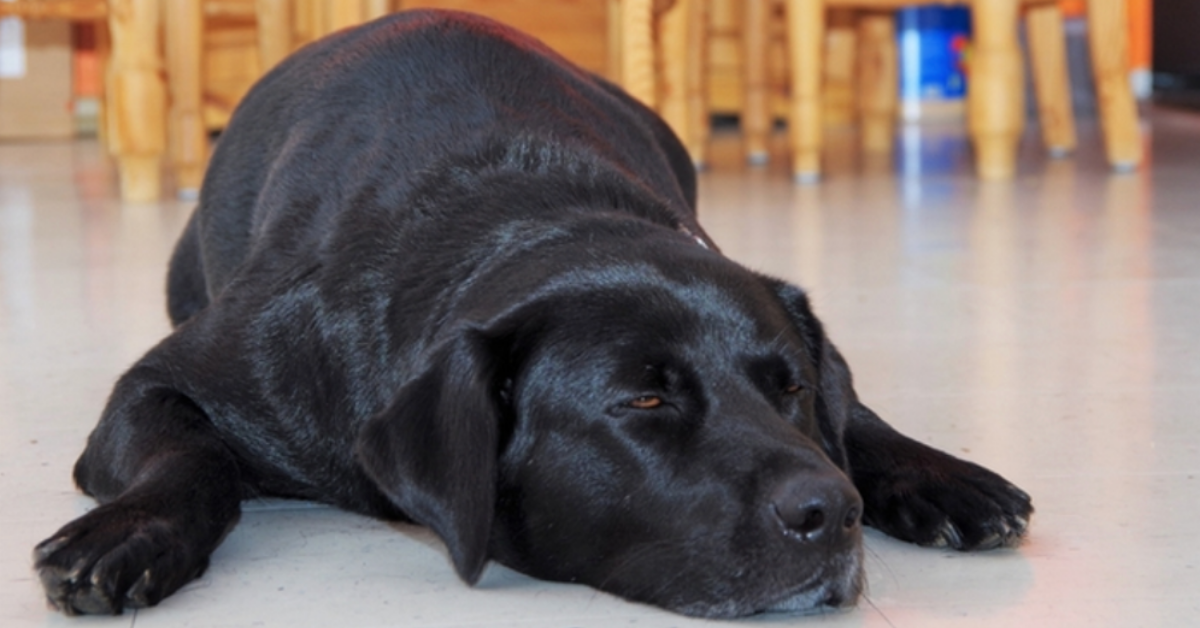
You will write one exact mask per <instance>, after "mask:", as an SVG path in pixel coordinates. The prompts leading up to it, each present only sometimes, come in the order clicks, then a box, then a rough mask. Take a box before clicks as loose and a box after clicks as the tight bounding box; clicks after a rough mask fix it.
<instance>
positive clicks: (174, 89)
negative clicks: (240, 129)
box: [163, 0, 208, 198]
mask: <svg viewBox="0 0 1200 628" xmlns="http://www.w3.org/2000/svg"><path fill="white" fill-rule="evenodd" d="M200 3H201V0H167V1H166V2H163V8H164V10H165V15H164V24H165V32H166V33H168V36H167V37H165V38H164V42H163V43H164V45H165V48H166V53H167V78H168V80H169V82H170V89H171V109H170V113H169V115H168V136H169V138H170V147H171V166H172V169H173V170H174V171H175V187H176V190H177V193H178V195H179V197H180V198H195V197H196V195H197V194H198V193H199V191H200V183H201V181H202V180H203V178H204V163H205V160H206V158H207V156H208V135H207V133H206V132H205V128H204V118H203V116H202V115H201V110H200V107H201V97H200V84H201V77H200V54H201V50H202V47H203V42H202V38H203V32H204V14H203V12H202V10H201V6H200Z"/></svg>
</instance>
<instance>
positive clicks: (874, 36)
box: [857, 12, 900, 154]
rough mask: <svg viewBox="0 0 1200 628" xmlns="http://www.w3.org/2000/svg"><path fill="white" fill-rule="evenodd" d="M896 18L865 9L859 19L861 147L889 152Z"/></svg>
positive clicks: (896, 73)
mask: <svg viewBox="0 0 1200 628" xmlns="http://www.w3.org/2000/svg"><path fill="white" fill-rule="evenodd" d="M898 55H899V53H898V51H897V49H896V20H895V18H894V17H893V15H892V13H891V12H871V13H864V14H862V15H861V16H860V17H859V21H858V54H857V58H858V72H857V75H858V96H859V98H858V116H859V125H860V126H859V129H860V133H861V134H862V147H863V150H864V151H866V152H869V153H876V154H890V153H891V152H892V145H893V143H894V136H895V125H896V113H897V111H896V108H897V106H898V105H899V102H898V101H899V95H898V91H899V89H900V77H899V73H900V70H899V63H900V61H899V57H898Z"/></svg>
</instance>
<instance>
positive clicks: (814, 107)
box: [787, 0, 825, 183]
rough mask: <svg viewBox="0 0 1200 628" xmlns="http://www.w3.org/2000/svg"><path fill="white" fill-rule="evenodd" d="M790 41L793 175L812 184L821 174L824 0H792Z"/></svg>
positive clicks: (790, 0)
mask: <svg viewBox="0 0 1200 628" xmlns="http://www.w3.org/2000/svg"><path fill="white" fill-rule="evenodd" d="M787 41H788V55H789V56H790V57H791V74H792V76H791V79H792V97H791V99H790V102H789V105H788V138H789V143H790V145H791V150H792V176H793V178H794V179H795V180H796V181H797V182H799V183H811V182H815V181H816V180H818V179H819V178H820V177H821V67H822V56H823V54H824V47H825V1H824V0H788V3H787Z"/></svg>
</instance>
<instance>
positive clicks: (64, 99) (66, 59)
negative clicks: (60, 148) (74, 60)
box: [0, 18, 75, 139]
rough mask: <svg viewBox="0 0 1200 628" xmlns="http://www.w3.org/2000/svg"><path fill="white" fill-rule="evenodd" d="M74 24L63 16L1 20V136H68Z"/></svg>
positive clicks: (71, 124) (71, 127)
mask: <svg viewBox="0 0 1200 628" xmlns="http://www.w3.org/2000/svg"><path fill="white" fill-rule="evenodd" d="M71 100H72V94H71V27H70V24H68V23H67V22H66V21H63V20H37V21H22V20H19V19H17V18H6V19H4V20H0V139H41V138H67V137H71V136H73V135H74V134H75V123H74V116H73V115H72V106H71Z"/></svg>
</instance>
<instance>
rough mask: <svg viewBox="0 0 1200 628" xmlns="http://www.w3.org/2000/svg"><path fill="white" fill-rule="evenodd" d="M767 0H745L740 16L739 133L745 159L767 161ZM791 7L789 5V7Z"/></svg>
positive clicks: (768, 5)
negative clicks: (742, 142)
mask: <svg viewBox="0 0 1200 628" xmlns="http://www.w3.org/2000/svg"><path fill="white" fill-rule="evenodd" d="M770 5H771V3H770V1H769V0H745V2H744V5H743V8H744V9H745V13H744V14H743V19H742V82H743V85H742V92H743V94H744V97H743V102H742V136H743V137H744V138H745V142H746V161H748V162H750V163H751V164H755V165H761V164H765V163H767V136H768V134H769V133H770V131H771V112H770V103H769V102H768V100H767V95H768V91H767V31H768V28H767V27H768V23H767V21H768V16H769V15H770V10H771V7H770ZM789 9H790V7H789Z"/></svg>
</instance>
